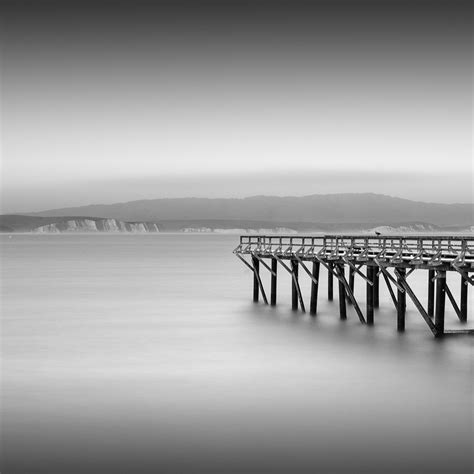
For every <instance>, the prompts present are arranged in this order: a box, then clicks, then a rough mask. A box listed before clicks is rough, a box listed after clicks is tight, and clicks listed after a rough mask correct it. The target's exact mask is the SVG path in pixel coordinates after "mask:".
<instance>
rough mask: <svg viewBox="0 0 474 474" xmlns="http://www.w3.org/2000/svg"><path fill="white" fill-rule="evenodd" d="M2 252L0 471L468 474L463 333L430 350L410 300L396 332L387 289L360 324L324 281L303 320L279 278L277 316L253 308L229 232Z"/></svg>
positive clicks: (46, 239) (468, 355) (67, 238)
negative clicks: (368, 323)
mask: <svg viewBox="0 0 474 474" xmlns="http://www.w3.org/2000/svg"><path fill="white" fill-rule="evenodd" d="M1 243H2V320H3V321H2V361H3V367H2V369H3V374H2V391H3V394H2V399H3V400H2V402H3V403H2V412H3V413H2V438H3V468H2V472H4V473H8V474H10V473H28V474H29V473H36V472H45V473H62V474H69V473H73V472H87V473H102V472H104V473H108V472H114V473H116V472H124V473H125V472H126V473H140V472H158V473H188V472H190V473H194V472H203V473H208V472H216V473H217V472H218V473H223V474H225V473H228V472H238V473H260V472H269V473H273V472H285V473H298V472H312V473H323V474H324V473H339V472H341V473H342V472H347V473H358V472H374V473H375V472H377V473H384V472H393V473H410V474H417V473H423V472H429V473H433V472H441V473H471V472H472V442H473V431H472V426H473V425H472V417H473V403H472V394H473V385H472V380H473V374H472V363H473V352H472V347H473V346H472V339H471V338H469V337H466V336H464V337H458V338H451V339H447V340H444V341H441V342H440V341H436V340H434V339H433V338H432V336H431V333H430V332H429V330H428V328H427V327H426V325H425V323H424V321H423V320H422V319H421V317H420V316H419V315H418V314H417V312H416V310H415V308H414V307H413V306H412V305H411V304H410V302H408V305H409V306H408V314H407V332H406V333H405V334H403V335H400V334H397V332H396V330H395V327H396V316H395V313H394V309H393V306H392V305H391V301H390V300H389V299H388V294H387V293H386V292H385V288H383V289H382V290H381V305H380V309H379V310H378V311H377V312H376V325H375V327H373V328H368V327H363V326H361V325H360V324H359V323H358V319H357V316H356V315H355V313H354V312H353V309H352V308H351V307H350V306H349V307H348V320H347V321H345V322H340V321H339V320H338V313H337V310H338V303H337V298H335V301H334V302H332V303H329V302H327V299H326V287H325V276H326V275H325V272H323V273H322V277H323V283H322V287H321V290H320V291H321V292H320V300H319V314H318V316H317V318H315V319H311V318H310V317H309V316H308V315H303V314H301V313H299V312H298V313H293V312H292V311H291V309H290V279H289V277H288V275H286V274H284V271H283V269H280V272H279V276H280V278H279V295H278V296H279V304H278V306H277V307H276V308H270V307H265V306H264V305H263V304H253V303H252V302H251V284H252V278H251V274H250V272H249V270H247V269H246V267H244V265H242V264H241V263H240V262H239V261H238V260H237V259H236V258H235V257H234V256H233V255H232V253H231V251H232V249H233V248H234V247H235V246H236V244H237V236H212V235H136V236H135V235H90V236H87V235H50V236H47V235H45V236H41V235H15V236H13V237H12V238H8V236H2V237H1ZM263 270H264V269H263ZM263 270H262V272H263ZM303 275H304V274H303ZM303 275H302V280H303V287H304V290H305V294H306V301H307V302H308V303H309V298H308V296H309V287H310V282H309V279H308V278H304V277H303ZM267 277H268V275H265V278H266V280H265V282H268V278H267ZM425 279H426V274H425V273H422V272H420V275H419V276H417V274H416V273H415V274H414V275H412V276H410V280H411V281H412V283H413V285H414V287H416V288H417V289H418V290H419V291H420V292H421V291H424V290H425V286H426V282H425ZM381 281H382V280H381ZM448 283H452V289H453V291H454V292H455V293H456V294H458V293H459V279H458V278H457V277H456V276H451V275H450V276H449V277H448ZM356 286H358V292H359V293H360V295H361V298H362V295H363V294H364V291H365V290H364V287H363V281H362V280H360V279H359V280H357V279H356ZM472 293H474V292H472V291H471V293H470V301H469V303H470V305H471V308H473V307H474V306H473V305H474V302H473V298H472ZM422 294H423V298H422V299H423V301H424V300H425V297H424V295H425V293H424V292H423V293H422ZM361 301H364V300H363V299H361ZM448 306H449V303H447V307H448ZM472 317H473V313H472V309H471V310H470V318H471V321H470V322H471V323H472ZM471 325H472V324H471ZM447 326H451V327H457V326H458V324H457V323H456V317H455V315H454V313H453V312H451V311H448V319H447Z"/></svg>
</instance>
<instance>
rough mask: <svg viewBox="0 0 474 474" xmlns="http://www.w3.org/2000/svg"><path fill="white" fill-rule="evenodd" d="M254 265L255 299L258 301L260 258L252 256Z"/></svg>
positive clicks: (255, 301)
mask: <svg viewBox="0 0 474 474" xmlns="http://www.w3.org/2000/svg"><path fill="white" fill-rule="evenodd" d="M252 265H253V301H254V303H257V302H258V273H259V271H260V262H259V261H258V258H256V257H252Z"/></svg>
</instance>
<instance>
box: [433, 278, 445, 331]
mask: <svg viewBox="0 0 474 474" xmlns="http://www.w3.org/2000/svg"><path fill="white" fill-rule="evenodd" d="M445 300H446V272H445V271H444V270H438V272H437V275H436V309H435V327H436V337H443V336H444V309H445Z"/></svg>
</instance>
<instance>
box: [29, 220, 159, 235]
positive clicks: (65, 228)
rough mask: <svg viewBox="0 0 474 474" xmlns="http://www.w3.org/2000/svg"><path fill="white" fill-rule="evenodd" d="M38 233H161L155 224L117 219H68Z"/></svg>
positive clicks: (34, 230)
mask: <svg viewBox="0 0 474 474" xmlns="http://www.w3.org/2000/svg"><path fill="white" fill-rule="evenodd" d="M32 232H36V233H41V234H45V233H49V234H51V233H54V234H58V233H74V232H87V233H89V232H93V233H97V232H107V233H108V232H113V233H118V232H125V233H127V232H129V233H141V234H143V233H150V232H153V233H156V232H160V230H159V228H158V225H157V224H155V223H153V222H123V221H119V220H117V219H87V218H84V219H68V220H66V221H59V222H55V223H51V224H46V225H43V226H39V227H36V228H35V229H33V230H32Z"/></svg>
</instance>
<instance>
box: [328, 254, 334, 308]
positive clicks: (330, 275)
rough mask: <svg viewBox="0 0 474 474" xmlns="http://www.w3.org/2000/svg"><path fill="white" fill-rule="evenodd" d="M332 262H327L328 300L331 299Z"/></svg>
mask: <svg viewBox="0 0 474 474" xmlns="http://www.w3.org/2000/svg"><path fill="white" fill-rule="evenodd" d="M333 267H334V264H333V263H328V300H329V301H332V300H333V278H332V272H333Z"/></svg>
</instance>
